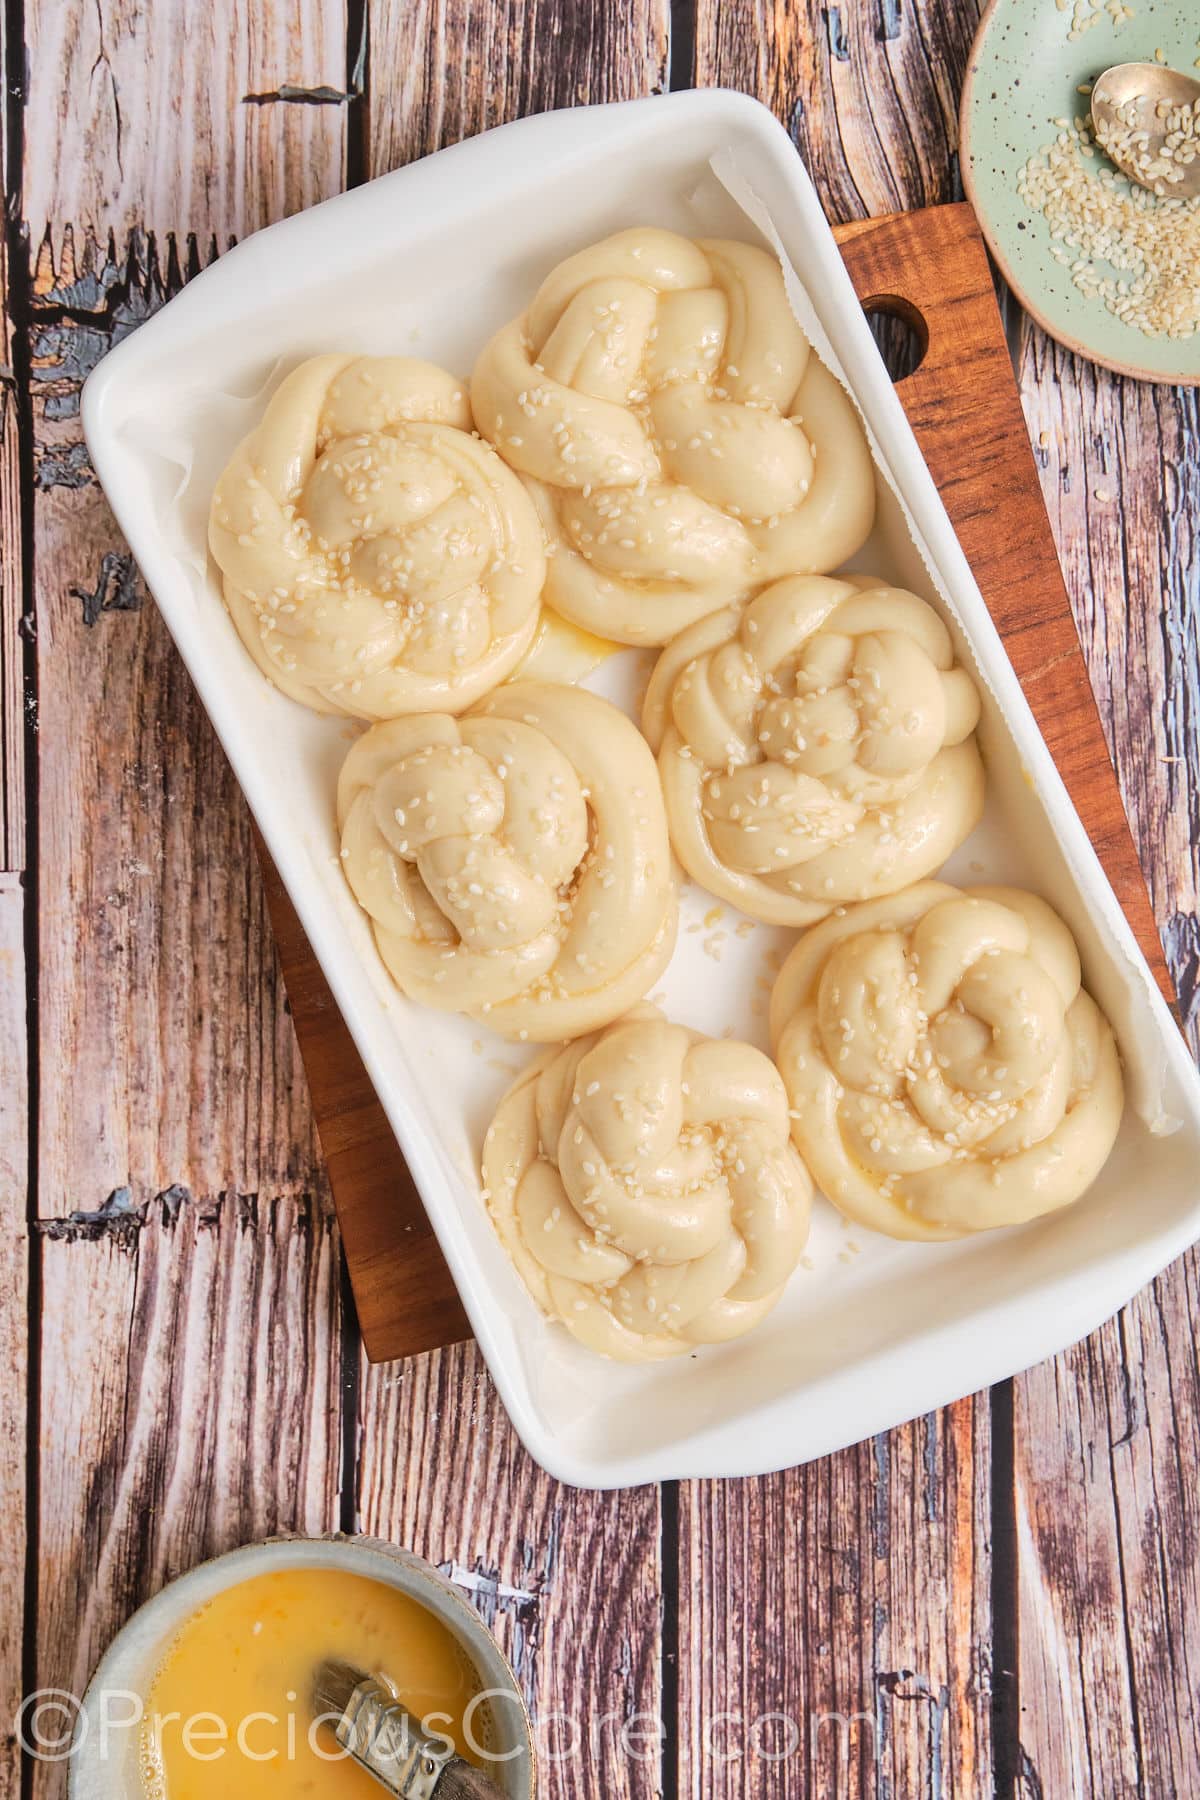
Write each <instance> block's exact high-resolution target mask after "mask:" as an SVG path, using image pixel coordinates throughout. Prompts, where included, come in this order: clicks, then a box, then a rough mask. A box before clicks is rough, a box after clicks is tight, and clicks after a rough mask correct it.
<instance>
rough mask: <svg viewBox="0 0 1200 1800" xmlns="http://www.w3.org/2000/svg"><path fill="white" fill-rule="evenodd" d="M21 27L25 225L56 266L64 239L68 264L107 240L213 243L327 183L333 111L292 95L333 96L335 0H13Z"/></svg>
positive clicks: (336, 116)
mask: <svg viewBox="0 0 1200 1800" xmlns="http://www.w3.org/2000/svg"><path fill="white" fill-rule="evenodd" d="M25 34H26V39H27V42H28V47H29V69H30V86H29V104H28V111H27V138H26V141H27V143H28V144H30V145H31V146H35V147H38V149H39V151H40V153H39V154H36V155H27V157H26V168H25V217H26V219H27V220H28V221H29V229H30V235H31V237H32V240H33V244H34V246H35V249H36V247H38V246H40V245H41V244H42V242H43V240H44V239H46V238H47V237H48V238H49V242H50V247H51V250H52V252H53V257H54V262H55V266H56V267H59V266H60V264H61V260H62V257H63V254H64V243H65V242H66V241H67V239H68V237H69V236H71V235H73V237H74V239H75V249H76V259H77V264H80V265H81V264H82V263H83V261H84V260H85V258H86V257H87V255H88V253H89V250H90V252H91V254H92V255H93V257H95V260H96V263H97V264H98V265H102V264H103V262H104V255H103V252H104V247H105V245H106V243H107V240H108V237H109V234H110V233H112V234H113V236H114V238H115V240H116V244H117V247H118V252H119V253H123V249H124V240H125V238H126V237H127V236H128V234H130V233H131V232H135V231H136V232H142V233H149V234H151V235H152V236H154V237H155V238H157V239H158V241H159V243H160V244H163V243H165V241H166V240H167V239H168V238H169V237H171V236H174V237H175V238H177V240H178V242H179V244H180V245H181V246H182V245H183V243H184V240H185V238H186V237H187V236H188V235H189V234H194V235H195V236H196V237H197V238H198V239H199V241H200V243H201V245H202V246H207V245H208V243H209V241H210V240H211V239H215V241H216V243H217V244H218V245H219V246H220V247H221V248H222V249H224V248H225V247H226V245H227V244H228V242H229V241H230V239H231V238H234V237H243V236H245V235H246V233H247V232H250V231H256V230H257V229H258V227H259V226H260V225H267V224H270V222H271V221H272V220H273V219H278V218H282V217H283V216H284V214H286V213H290V212H298V211H299V210H300V209H301V208H302V207H305V206H311V205H312V204H313V203H314V202H315V201H317V200H323V199H325V198H326V197H327V196H328V195H329V194H331V193H336V192H337V190H338V189H339V188H340V187H341V185H342V170H343V160H344V144H345V116H344V115H345V105H344V104H338V102H337V101H336V99H331V100H330V101H329V102H328V103H327V104H319V103H318V104H305V103H304V100H303V96H304V94H305V93H308V94H309V95H310V96H312V95H319V94H320V93H321V92H322V91H325V92H327V93H328V94H330V95H331V96H336V95H338V94H343V95H344V94H345V91H346V12H345V0H259V4H257V5H255V6H253V7H245V6H239V5H236V4H234V3H233V0H216V3H215V4H212V5H208V6H206V7H204V8H203V9H201V11H200V12H196V11H195V10H194V9H192V8H190V7H186V6H140V5H137V4H135V3H134V0H26V6H25ZM281 89H283V90H285V91H287V90H289V89H290V90H291V91H292V92H293V94H294V95H295V96H296V97H295V99H293V100H291V101H288V100H282V101H272V100H270V99H264V98H262V97H264V96H269V95H272V94H278V93H279V92H280V90H281ZM48 145H53V146H54V154H53V155H47V154H45V147H46V146H48ZM97 247H98V250H99V254H98V255H97ZM181 254H182V251H181Z"/></svg>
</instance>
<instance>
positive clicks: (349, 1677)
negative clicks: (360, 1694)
mask: <svg viewBox="0 0 1200 1800" xmlns="http://www.w3.org/2000/svg"><path fill="white" fill-rule="evenodd" d="M366 1679H367V1677H366V1675H364V1673H363V1671H362V1670H361V1669H356V1668H354V1667H353V1666H352V1665H351V1664H350V1663H347V1662H336V1661H333V1660H332V1659H331V1660H330V1661H329V1662H323V1663H321V1664H320V1665H319V1666H318V1668H317V1671H316V1673H315V1674H314V1676H313V1693H312V1698H313V1712H314V1713H315V1714H316V1716H317V1718H322V1717H324V1715H325V1714H326V1713H333V1714H334V1715H335V1716H336V1717H337V1718H341V1716H342V1714H343V1713H344V1712H345V1710H346V1708H347V1707H348V1706H349V1704H350V1700H351V1696H352V1695H353V1693H354V1690H355V1688H356V1687H359V1686H361V1684H362V1683H363V1682H364V1681H366Z"/></svg>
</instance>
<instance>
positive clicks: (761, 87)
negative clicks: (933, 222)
mask: <svg viewBox="0 0 1200 1800" xmlns="http://www.w3.org/2000/svg"><path fill="white" fill-rule="evenodd" d="M981 10H982V8H981V5H980V0H955V4H953V5H946V4H944V3H940V0H911V3H903V0H843V4H841V5H838V6H829V5H825V4H824V3H823V0H822V3H820V4H818V0H796V3H795V4H792V5H790V6H788V7H786V8H781V7H779V6H777V5H775V4H773V0H697V4H696V9H695V11H696V48H695V71H694V73H695V80H696V83H697V85H698V86H701V87H708V86H718V85H719V86H721V87H733V88H740V89H741V90H742V91H743V92H745V93H748V94H753V95H754V97H755V98H756V99H758V100H761V101H763V103H764V104H765V105H767V106H769V107H770V108H771V110H772V111H773V112H774V113H775V114H776V115H777V117H778V118H779V119H781V120H782V121H783V123H784V124H785V125H786V126H787V127H788V130H789V131H790V132H791V134H792V137H793V139H794V140H795V143H796V146H797V148H798V149H799V151H800V154H801V156H802V157H803V158H804V161H805V163H806V165H807V167H808V172H809V174H810V175H811V176H812V178H813V181H814V183H815V185H816V189H817V192H818V194H819V195H820V197H821V201H822V203H823V205H824V207H825V211H826V213H827V215H828V217H829V219H830V221H831V222H832V223H835V224H838V223H841V222H843V221H845V220H848V219H862V218H875V217H878V216H879V215H881V214H883V213H891V212H905V211H907V210H909V209H911V208H914V207H918V206H934V205H936V204H938V203H939V202H940V201H943V200H955V199H958V198H960V197H961V187H960V184H959V180H958V160H957V150H958V128H957V114H958V94H959V90H960V87H961V85H962V74H963V70H964V69H965V67H966V61H967V52H968V51H969V49H970V46H971V40H972V38H973V36H974V33H975V27H976V25H977V23H978V16H979V13H980V11H981Z"/></svg>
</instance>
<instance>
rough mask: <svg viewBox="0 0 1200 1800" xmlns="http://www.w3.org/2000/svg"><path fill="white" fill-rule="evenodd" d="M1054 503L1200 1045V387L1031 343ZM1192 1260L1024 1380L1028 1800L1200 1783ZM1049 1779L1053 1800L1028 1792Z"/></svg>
mask: <svg viewBox="0 0 1200 1800" xmlns="http://www.w3.org/2000/svg"><path fill="white" fill-rule="evenodd" d="M1020 376H1021V381H1022V387H1023V390H1024V400H1025V410H1026V415H1027V418H1028V422H1029V429H1030V434H1031V436H1032V439H1033V442H1034V446H1035V450H1036V453H1037V457H1038V462H1039V465H1040V468H1041V475H1042V486H1043V492H1044V494H1045V498H1046V504H1047V506H1048V508H1049V510H1050V516H1051V520H1052V523H1053V525H1054V529H1055V532H1056V535H1057V538H1058V543H1059V551H1060V555H1061V557H1062V560H1063V566H1064V570H1065V572H1066V576H1067V582H1068V587H1069V589H1070V592H1071V597H1072V600H1073V603H1074V606H1075V614H1076V621H1077V624H1078V626H1079V631H1080V635H1081V638H1082V641H1083V645H1084V650H1085V653H1086V655H1087V658H1088V662H1089V666H1090V670H1091V676H1092V681H1093V685H1094V686H1095V689H1096V693H1097V697H1098V699H1099V701H1100V707H1101V712H1102V714H1103V716H1104V719H1105V724H1106V728H1107V730H1108V733H1109V742H1110V744H1111V747H1112V753H1113V759H1114V762H1115V764H1116V768H1117V773H1118V776H1119V779H1120V781H1121V786H1122V790H1123V792H1124V797H1125V804H1126V806H1127V808H1128V810H1129V813H1130V817H1131V819H1132V821H1133V823H1134V828H1135V832H1136V835H1137V837H1138V841H1139V844H1140V847H1141V854H1142V861H1143V866H1144V868H1145V870H1146V874H1147V878H1148V880H1149V883H1150V888H1151V892H1152V894H1153V896H1154V902H1155V910H1156V912H1157V915H1158V920H1159V923H1160V926H1161V927H1162V930H1163V935H1164V941H1165V944H1166V948H1167V953H1168V958H1169V961H1170V963H1171V966H1172V972H1173V974H1174V978H1175V982H1176V986H1177V989H1178V993H1179V1000H1180V1010H1181V1013H1182V1014H1183V1016H1184V1018H1185V1021H1186V1022H1187V1023H1188V1025H1189V1028H1190V1033H1191V1036H1192V1042H1193V1045H1195V1043H1196V1041H1197V1039H1196V1028H1197V977H1198V973H1200V928H1198V924H1197V898H1198V890H1200V867H1198V855H1200V820H1198V813H1197V805H1198V803H1197V792H1198V785H1197V777H1198V775H1200V719H1198V714H1197V699H1198V697H1200V656H1198V650H1200V645H1198V612H1200V608H1198V601H1200V546H1198V542H1197V531H1196V521H1197V518H1198V517H1200V447H1198V445H1197V431H1198V400H1197V396H1196V394H1195V392H1194V391H1188V390H1172V389H1169V388H1166V387H1152V386H1149V385H1144V384H1140V383H1137V382H1129V381H1123V380H1121V379H1120V378H1118V377H1115V376H1111V375H1108V374H1106V373H1104V372H1103V371H1101V370H1096V369H1092V368H1090V367H1089V366H1088V365H1087V364H1085V363H1082V362H1081V361H1079V359H1078V358H1076V357H1074V356H1072V355H1071V354H1070V353H1069V352H1067V351H1065V350H1062V349H1060V348H1059V347H1058V346H1057V345H1055V344H1053V343H1052V342H1051V341H1050V340H1049V339H1047V338H1046V337H1045V336H1044V334H1042V333H1041V332H1040V331H1039V330H1037V328H1036V327H1033V326H1030V325H1026V326H1025V327H1024V329H1023V332H1022V338H1021V357H1020ZM1197 1270H1198V1264H1197V1259H1196V1255H1195V1252H1192V1253H1190V1254H1189V1255H1188V1256H1187V1257H1185V1258H1183V1259H1182V1260H1181V1261H1180V1262H1178V1263H1176V1264H1175V1265H1173V1267H1172V1268H1170V1269H1168V1270H1167V1271H1166V1273H1165V1274H1164V1275H1162V1276H1161V1277H1160V1278H1159V1280H1158V1281H1156V1282H1155V1283H1154V1284H1153V1285H1152V1286H1151V1287H1150V1288H1147V1289H1145V1290H1143V1292H1142V1293H1140V1294H1139V1295H1138V1296H1137V1298H1136V1299H1135V1300H1134V1301H1133V1302H1132V1304H1131V1305H1130V1306H1129V1307H1127V1308H1126V1309H1125V1311H1124V1312H1123V1313H1122V1314H1121V1315H1120V1317H1119V1318H1118V1319H1117V1320H1116V1321H1114V1322H1113V1323H1112V1324H1110V1325H1108V1326H1106V1327H1105V1328H1104V1330H1103V1331H1101V1332H1099V1333H1097V1334H1096V1336H1095V1337H1093V1338H1091V1339H1089V1340H1088V1342H1087V1343H1086V1344H1083V1345H1079V1346H1077V1347H1076V1348H1075V1349H1074V1350H1072V1351H1070V1352H1069V1353H1068V1354H1067V1355H1066V1356H1065V1357H1060V1358H1058V1359H1057V1361H1056V1362H1054V1363H1052V1364H1045V1365H1043V1366H1041V1367H1039V1368H1037V1369H1034V1370H1031V1371H1030V1372H1029V1373H1028V1374H1027V1375H1025V1376H1024V1377H1022V1379H1021V1380H1020V1381H1019V1382H1017V1383H1016V1389H1015V1403H1014V1404H1015V1420H1016V1454H1015V1458H1014V1502H1015V1508H1016V1516H1017V1524H1018V1530H1019V1534H1020V1546H1021V1554H1020V1562H1019V1574H1020V1617H1019V1649H1020V1656H1019V1689H1020V1699H1021V1719H1022V1751H1023V1755H1024V1758H1025V1759H1026V1767H1027V1773H1028V1781H1029V1784H1030V1790H1031V1792H1032V1791H1041V1792H1043V1793H1045V1794H1047V1795H1049V1794H1053V1793H1068V1792H1077V1793H1087V1792H1103V1793H1105V1794H1106V1795H1108V1794H1111V1795H1112V1796H1113V1797H1114V1800H1118V1797H1124V1796H1127V1795H1128V1796H1130V1797H1132V1796H1134V1795H1137V1796H1141V1795H1150V1794H1184V1793H1192V1792H1195V1791H1197V1789H1198V1787H1200V1750H1198V1748H1197V1742H1196V1737H1195V1731H1194V1726H1193V1725H1192V1724H1191V1718H1192V1713H1193V1711H1194V1693H1195V1688H1196V1682H1197V1671H1198V1669H1200V1591H1198V1588H1197V1580H1196V1569H1197V1554H1196V1545H1195V1536H1196V1505H1195V1493H1194V1480H1193V1471H1194V1469H1195V1467H1196V1460H1197V1455H1198V1453H1200V1444H1198V1441H1197V1439H1198V1434H1200V1424H1198V1419H1200V1374H1198V1371H1197V1364H1196V1349H1195V1325H1194V1321H1195V1319H1196V1317H1197V1294H1196V1289H1197V1281H1198V1275H1197ZM1035 1780H1036V1781H1037V1782H1039V1783H1040V1790H1039V1789H1036V1788H1035V1787H1034V1786H1033V1783H1034V1781H1035Z"/></svg>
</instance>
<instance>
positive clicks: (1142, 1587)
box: [1015, 1256, 1200, 1800]
mask: <svg viewBox="0 0 1200 1800" xmlns="http://www.w3.org/2000/svg"><path fill="white" fill-rule="evenodd" d="M1198 1289H1200V1282H1198V1281H1197V1270H1196V1260H1195V1257H1194V1256H1189V1257H1187V1258H1185V1259H1184V1260H1183V1262H1181V1263H1178V1264H1176V1265H1174V1266H1173V1267H1172V1268H1171V1269H1170V1270H1168V1271H1167V1273H1166V1274H1165V1275H1164V1276H1162V1277H1160V1279H1159V1280H1158V1281H1156V1282H1155V1283H1154V1284H1153V1285H1152V1286H1151V1287H1150V1288H1147V1289H1145V1290H1143V1292H1142V1293H1140V1294H1139V1295H1138V1296H1137V1298H1136V1299H1135V1300H1134V1301H1133V1302H1132V1303H1131V1305H1130V1306H1128V1307H1127V1308H1126V1309H1125V1311H1124V1312H1123V1313H1122V1314H1121V1315H1120V1317H1119V1318H1118V1319H1117V1320H1115V1321H1113V1322H1112V1323H1110V1324H1109V1325H1106V1326H1105V1327H1104V1329H1103V1330H1102V1331H1100V1332H1098V1333H1096V1334H1095V1336H1094V1337H1091V1338H1089V1339H1088V1340H1087V1342H1086V1343H1084V1344H1080V1345H1077V1346H1076V1347H1075V1348H1074V1349H1073V1350H1071V1351H1069V1352H1068V1353H1067V1354H1066V1355H1065V1356H1060V1357H1059V1358H1057V1359H1056V1361H1055V1362H1053V1363H1049V1364H1045V1365H1043V1366H1042V1367H1040V1368H1038V1369H1036V1370H1033V1371H1031V1373H1030V1374H1029V1375H1027V1376H1025V1377H1024V1378H1023V1379H1022V1380H1021V1381H1019V1382H1018V1383H1017V1384H1016V1424H1017V1431H1016V1446H1017V1453H1016V1467H1015V1474H1016V1497H1017V1509H1018V1510H1017V1529H1018V1534H1019V1543H1020V1553H1021V1554H1020V1577H1021V1586H1020V1637H1019V1642H1020V1696H1021V1740H1022V1743H1021V1748H1022V1765H1023V1768H1024V1770H1025V1779H1026V1783H1027V1791H1028V1792H1029V1794H1030V1795H1033V1794H1045V1795H1051V1794H1104V1795H1105V1796H1106V1800H1142V1796H1148V1795H1151V1794H1153V1795H1158V1794H1163V1795H1167V1794H1180V1795H1182V1794H1194V1793H1197V1792H1200V1742H1198V1740H1197V1736H1196V1729H1195V1691H1196V1679H1197V1669H1198V1668H1200V1558H1198V1556H1197V1549H1196V1529H1197V1521H1196V1497H1195V1470H1196V1467H1197V1459H1198V1458H1200V1382H1198V1381H1197V1373H1196V1358H1195V1345H1194V1330H1193V1326H1192V1323H1191V1322H1192V1321H1193V1320H1194V1319H1195V1318H1196V1316H1197V1307H1198V1306H1200V1292H1198Z"/></svg>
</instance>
